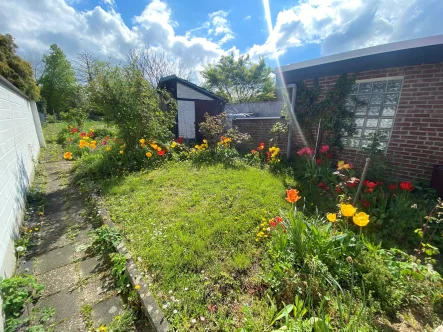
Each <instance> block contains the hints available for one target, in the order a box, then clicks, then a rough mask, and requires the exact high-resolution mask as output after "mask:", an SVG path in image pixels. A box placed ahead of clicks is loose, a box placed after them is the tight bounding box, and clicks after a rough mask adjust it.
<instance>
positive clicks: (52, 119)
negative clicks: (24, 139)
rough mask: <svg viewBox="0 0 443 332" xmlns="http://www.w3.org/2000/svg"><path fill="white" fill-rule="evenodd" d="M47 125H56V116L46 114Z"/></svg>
mask: <svg viewBox="0 0 443 332" xmlns="http://www.w3.org/2000/svg"><path fill="white" fill-rule="evenodd" d="M45 120H46V123H56V122H58V119H57V115H56V114H46V115H45Z"/></svg>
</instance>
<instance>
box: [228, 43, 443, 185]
mask: <svg viewBox="0 0 443 332" xmlns="http://www.w3.org/2000/svg"><path fill="white" fill-rule="evenodd" d="M275 73H276V74H277V85H278V86H280V87H283V86H285V87H286V88H287V89H288V92H289V94H291V90H292V89H293V87H294V86H296V85H297V83H299V82H301V81H304V82H305V84H306V85H307V86H309V85H312V84H313V82H314V79H317V80H318V82H319V84H320V87H321V89H322V94H324V92H325V91H326V90H327V89H329V88H331V87H332V86H333V85H334V84H335V82H336V81H337V79H338V77H340V75H343V74H348V75H349V74H352V75H355V76H356V84H355V86H354V87H353V90H352V93H351V95H352V96H355V97H356V98H357V99H359V100H362V101H365V102H366V103H365V104H364V105H355V103H354V102H353V100H355V98H349V99H348V101H347V105H348V107H349V108H350V109H351V110H352V111H354V114H355V124H356V133H355V135H354V136H353V137H349V138H346V139H345V140H344V142H343V143H344V145H345V149H344V151H343V152H341V153H340V154H339V155H337V158H338V159H343V160H348V161H352V162H355V160H358V159H360V160H361V159H362V157H363V156H362V153H361V148H362V147H364V146H365V145H366V144H367V143H368V141H367V139H366V136H367V135H368V134H369V133H371V132H374V131H376V130H383V131H385V132H387V134H388V136H387V139H386V141H385V142H383V148H384V149H385V153H386V155H387V157H388V158H389V159H390V160H391V161H392V163H393V165H394V167H395V168H396V174H397V176H398V177H399V178H400V179H410V180H414V179H415V180H418V179H423V180H425V179H427V180H428V179H429V178H430V176H431V172H432V169H433V165H434V164H443V35H441V36H434V37H427V38H421V39H415V40H409V41H403V42H397V43H392V44H386V45H380V46H375V47H369V48H365V49H360V50H356V51H351V52H345V53H341V54H336V55H331V56H326V57H322V58H318V59H313V60H309V61H304V62H299V63H294V64H290V65H287V66H282V67H279V68H277V69H276V70H275ZM280 73H281V75H280ZM294 112H295V115H297V110H296V109H295V110H294ZM277 121H279V119H278V118H255V119H254V118H249V119H237V120H235V122H234V124H235V125H236V126H238V127H239V129H240V130H242V131H245V132H249V133H250V134H251V136H252V137H253V139H252V142H251V145H250V146H255V145H256V144H257V143H259V141H265V142H266V141H267V140H268V139H270V138H271V136H270V134H269V130H270V129H271V128H272V126H273V124H274V123H276V122H277ZM294 130H296V129H294ZM297 137H298V135H297V133H295V135H294V136H293V140H292V147H293V148H292V149H291V150H292V151H291V153H293V151H295V150H296V149H297V148H299V147H300V146H301V142H300V140H298V139H297ZM280 144H281V146H282V148H283V149H286V146H287V144H286V142H285V140H281V141H280Z"/></svg>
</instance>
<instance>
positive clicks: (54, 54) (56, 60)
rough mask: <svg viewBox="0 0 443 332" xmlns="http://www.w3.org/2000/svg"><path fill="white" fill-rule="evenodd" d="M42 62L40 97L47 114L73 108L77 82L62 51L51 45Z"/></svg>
mask: <svg viewBox="0 0 443 332" xmlns="http://www.w3.org/2000/svg"><path fill="white" fill-rule="evenodd" d="M43 62H44V63H45V69H44V71H43V75H42V77H41V79H40V84H41V95H42V97H43V98H44V99H45V100H46V107H47V110H48V112H49V113H51V114H54V113H60V112H64V111H67V110H68V109H69V108H71V107H75V95H76V92H77V82H76V80H75V75H74V71H73V70H72V67H71V63H70V62H69V61H68V59H67V58H66V56H65V54H64V53H63V51H62V50H61V49H60V48H59V47H58V46H57V45H56V44H52V45H51V46H50V51H49V53H48V54H45V55H44V56H43Z"/></svg>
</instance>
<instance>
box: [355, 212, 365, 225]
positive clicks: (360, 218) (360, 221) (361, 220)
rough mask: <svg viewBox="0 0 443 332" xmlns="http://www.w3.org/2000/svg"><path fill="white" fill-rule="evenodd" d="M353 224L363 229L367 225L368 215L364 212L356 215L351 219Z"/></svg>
mask: <svg viewBox="0 0 443 332" xmlns="http://www.w3.org/2000/svg"><path fill="white" fill-rule="evenodd" d="M352 221H354V224H356V225H357V226H360V227H364V226H366V225H367V224H368V223H369V215H368V214H366V213H364V212H359V213H357V214H356V215H355V216H354V217H353V218H352Z"/></svg>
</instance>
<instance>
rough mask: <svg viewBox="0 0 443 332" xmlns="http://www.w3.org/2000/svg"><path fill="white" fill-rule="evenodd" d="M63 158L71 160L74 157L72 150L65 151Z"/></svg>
mask: <svg viewBox="0 0 443 332" xmlns="http://www.w3.org/2000/svg"><path fill="white" fill-rule="evenodd" d="M63 158H64V159H66V160H71V159H72V152H69V151H68V152H65V153H64V154H63Z"/></svg>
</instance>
